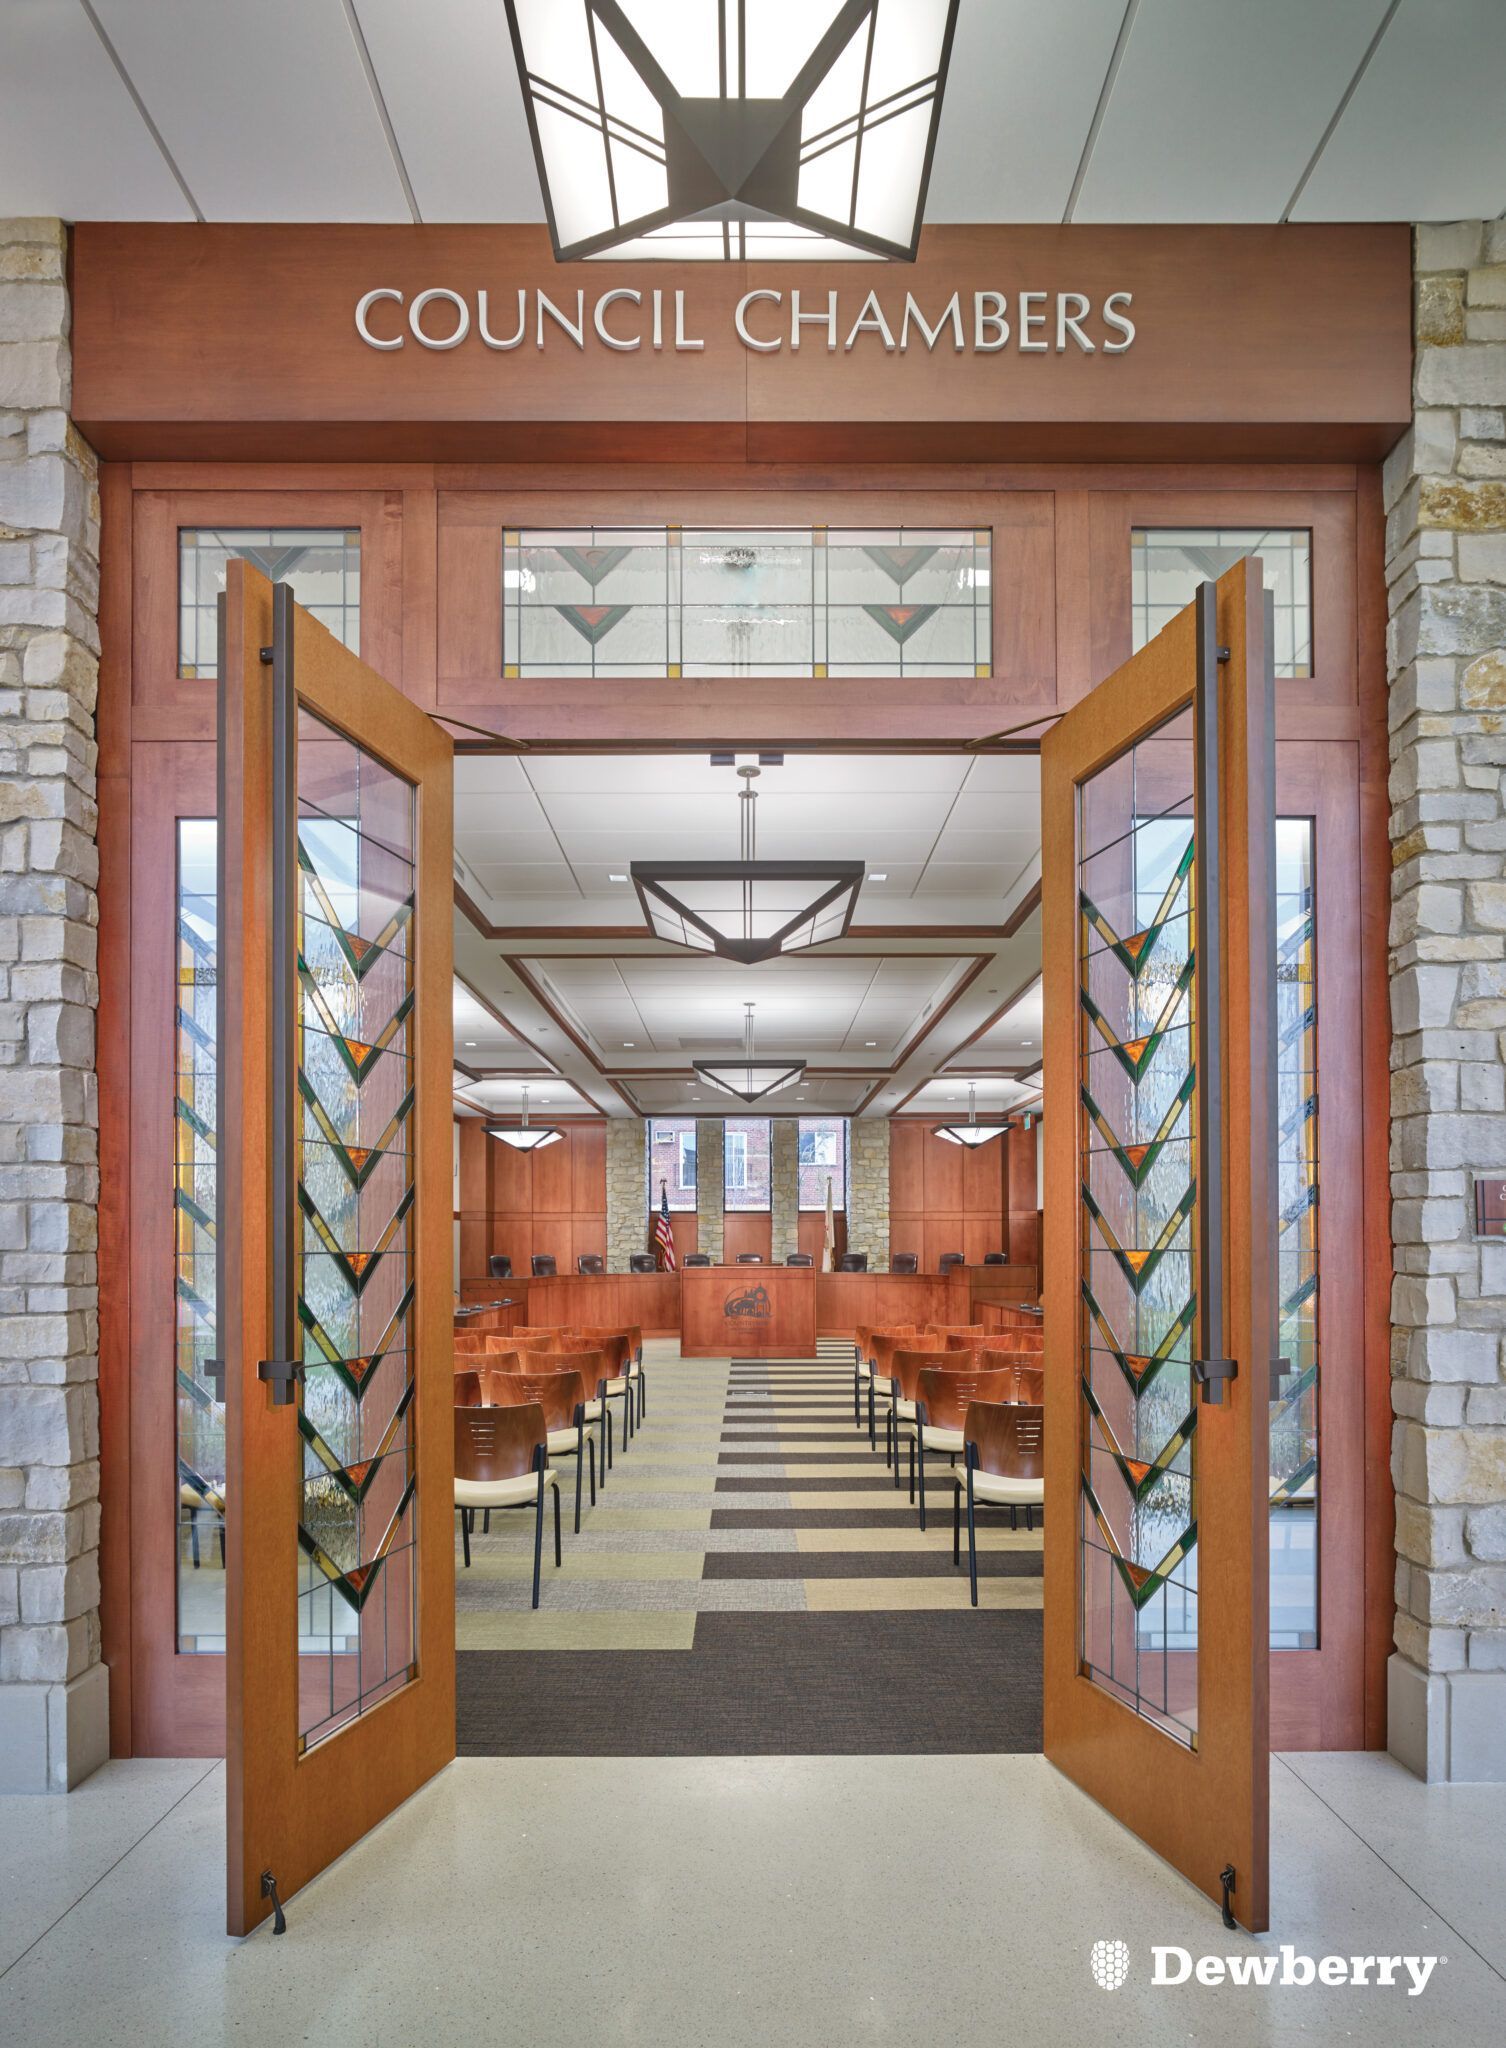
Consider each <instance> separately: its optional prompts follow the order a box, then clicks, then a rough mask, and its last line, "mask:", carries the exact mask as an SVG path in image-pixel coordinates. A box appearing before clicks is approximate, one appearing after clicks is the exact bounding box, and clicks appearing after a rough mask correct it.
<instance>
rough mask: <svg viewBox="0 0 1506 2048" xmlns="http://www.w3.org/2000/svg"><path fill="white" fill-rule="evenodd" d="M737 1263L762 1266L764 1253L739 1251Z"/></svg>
mask: <svg viewBox="0 0 1506 2048" xmlns="http://www.w3.org/2000/svg"><path fill="white" fill-rule="evenodd" d="M737 1263H738V1264H739V1265H740V1266H761V1265H762V1264H763V1253H762V1252H739V1253H738V1255H737Z"/></svg>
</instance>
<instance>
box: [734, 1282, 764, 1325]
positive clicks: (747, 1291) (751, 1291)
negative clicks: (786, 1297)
mask: <svg viewBox="0 0 1506 2048" xmlns="http://www.w3.org/2000/svg"><path fill="white" fill-rule="evenodd" d="M773 1313H774V1304H773V1303H772V1302H771V1301H770V1300H769V1295H768V1289H767V1288H764V1287H745V1288H743V1289H742V1290H741V1291H740V1292H739V1293H737V1294H729V1295H728V1296H727V1299H726V1300H725V1301H724V1302H723V1303H722V1314H723V1315H724V1316H728V1317H732V1316H736V1317H738V1318H739V1319H741V1318H743V1317H751V1318H752V1319H753V1320H755V1321H757V1322H760V1323H766V1322H768V1320H769V1318H770V1317H771V1316H772V1315H773Z"/></svg>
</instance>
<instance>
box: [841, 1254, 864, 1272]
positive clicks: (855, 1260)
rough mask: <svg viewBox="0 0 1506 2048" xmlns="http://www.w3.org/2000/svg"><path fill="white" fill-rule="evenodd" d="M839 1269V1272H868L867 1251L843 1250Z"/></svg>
mask: <svg viewBox="0 0 1506 2048" xmlns="http://www.w3.org/2000/svg"><path fill="white" fill-rule="evenodd" d="M837 1271H838V1272H839V1273H866V1272H867V1271H868V1254H867V1252H843V1254H842V1257H841V1261H840V1263H839V1264H838V1266H837Z"/></svg>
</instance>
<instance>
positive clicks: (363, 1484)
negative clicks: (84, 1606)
mask: <svg viewBox="0 0 1506 2048" xmlns="http://www.w3.org/2000/svg"><path fill="white" fill-rule="evenodd" d="M297 790H298V829H297V860H298V877H297V890H298V894H297V956H298V957H297V989H296V997H295V1001H296V1015H297V1025H298V1038H297V1052H298V1057H297V1088H298V1098H299V1099H298V1105H297V1124H296V1129H297V1146H296V1163H295V1184H296V1195H297V1209H296V1231H297V1238H296V1242H297V1291H298V1319H299V1323H300V1326H301V1330H302V1343H303V1362H304V1380H303V1385H302V1387H301V1389H300V1393H299V1407H298V1427H299V1430H300V1432H301V1435H302V1439H303V1490H302V1501H301V1508H300V1516H299V1526H298V1546H299V1561H298V1593H297V1598H298V1636H299V1653H300V1663H301V1674H300V1684H299V1735H300V1738H301V1740H302V1741H303V1742H305V1743H311V1742H314V1741H316V1740H318V1739H319V1738H321V1737H322V1736H325V1735H328V1734H330V1733H332V1732H333V1730H334V1729H336V1728H338V1727H340V1726H342V1725H343V1724H344V1723H345V1722H347V1721H349V1720H350V1719H352V1718H353V1717H354V1716H355V1715H357V1714H359V1713H361V1712H363V1711H365V1710H366V1709H367V1708H369V1707H371V1706H373V1705H375V1704H376V1703H377V1701H379V1700H381V1699H383V1698H385V1697H386V1696H387V1695H388V1694H389V1693H390V1692H393V1691H395V1690H396V1689H397V1688H398V1687H399V1686H401V1685H403V1684H405V1683H406V1682H407V1681H408V1679H409V1678H410V1677H412V1676H413V1674H414V1669H415V1658H416V1655H417V1650H416V1641H417V1631H416V1596H417V1576H416V1565H417V1520H416V1506H415V1490H416V1478H415V1467H414V1444H413V1430H412V1410H413V1397H414V1371H413V1365H414V1360H413V1348H412V1346H413V1311H414V1235H413V1221H414V1219H413V1207H414V1172H413V1151H412V1138H413V1107H414V1028H415V1018H414V1000H415V984H414V973H413V968H414V928H413V925H414V919H413V913H414V880H415V869H414V819H415V806H414V792H413V788H412V785H411V784H410V783H408V782H406V781H405V780H404V779H403V778H402V777H400V776H397V775H394V774H393V773H392V772H391V770H390V769H388V768H386V767H384V766H383V765H382V764H381V763H380V762H378V761H376V760H374V759H373V758H372V757H371V756H370V755H369V754H366V753H364V752H363V751H362V750H361V749H360V748H359V747H357V746H355V745H353V744H352V743H351V742H350V741H349V740H347V739H345V738H343V737H342V736H341V735H340V734H338V733H336V732H333V731H332V730H331V729H330V728H329V727H328V726H326V725H323V724H321V723H320V722H319V721H318V720H316V719H314V718H312V717H310V716H308V715H307V714H302V715H301V716H300V719H299V728H298V743H297Z"/></svg>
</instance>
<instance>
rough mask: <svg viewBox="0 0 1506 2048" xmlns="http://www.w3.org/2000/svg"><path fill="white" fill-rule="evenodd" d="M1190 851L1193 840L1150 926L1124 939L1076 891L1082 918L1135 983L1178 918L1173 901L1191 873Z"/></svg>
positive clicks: (1086, 897)
mask: <svg viewBox="0 0 1506 2048" xmlns="http://www.w3.org/2000/svg"><path fill="white" fill-rule="evenodd" d="M1194 850H1195V846H1194V841H1193V840H1191V839H1189V840H1188V842H1187V847H1186V851H1185V852H1184V853H1183V855H1182V858H1181V860H1180V861H1178V863H1177V868H1176V873H1175V874H1174V875H1173V876H1172V878H1171V880H1170V881H1169V882H1168V883H1167V885H1166V893H1165V895H1164V896H1163V897H1162V898H1161V901H1160V904H1159V905H1158V906H1157V909H1156V913H1155V915H1154V916H1153V917H1152V918H1151V920H1150V923H1149V924H1147V925H1145V926H1144V927H1143V928H1142V929H1141V930H1140V931H1138V932H1131V933H1130V934H1129V936H1128V937H1127V938H1123V939H1121V938H1120V936H1119V934H1118V933H1117V932H1116V931H1115V929H1114V927H1113V926H1112V925H1111V924H1110V923H1109V921H1108V919H1107V918H1106V917H1105V916H1104V914H1103V912H1102V911H1101V910H1100V909H1099V908H1098V906H1097V904H1096V903H1094V902H1093V900H1092V898H1091V897H1090V896H1088V895H1087V894H1086V892H1085V891H1079V892H1078V902H1079V905H1080V907H1081V910H1082V914H1083V916H1084V917H1085V918H1086V919H1087V921H1088V923H1089V924H1090V925H1091V926H1092V927H1093V929H1094V931H1095V932H1097V934H1098V936H1099V937H1100V938H1101V939H1102V940H1103V942H1104V944H1105V945H1106V946H1107V947H1108V948H1109V950H1110V951H1111V952H1112V953H1113V955H1114V958H1115V959H1116V960H1117V961H1118V962H1119V963H1120V965H1121V966H1122V967H1123V968H1124V969H1125V971H1126V973H1128V974H1129V975H1131V976H1132V977H1133V979H1134V980H1136V981H1138V980H1139V979H1140V976H1141V973H1142V972H1143V970H1144V968H1145V965H1146V963H1147V961H1148V960H1149V959H1150V957H1151V955H1152V954H1153V953H1154V952H1155V950H1156V944H1157V941H1158V940H1159V939H1160V937H1161V934H1162V933H1163V932H1164V931H1165V929H1166V927H1167V926H1168V925H1169V924H1170V923H1171V921H1172V918H1173V916H1176V915H1180V913H1179V912H1178V911H1177V908H1176V903H1177V898H1178V897H1179V896H1180V895H1181V893H1182V888H1183V885H1184V883H1185V882H1186V880H1187V877H1188V876H1189V875H1190V874H1191V873H1192V862H1193V854H1194Z"/></svg>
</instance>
